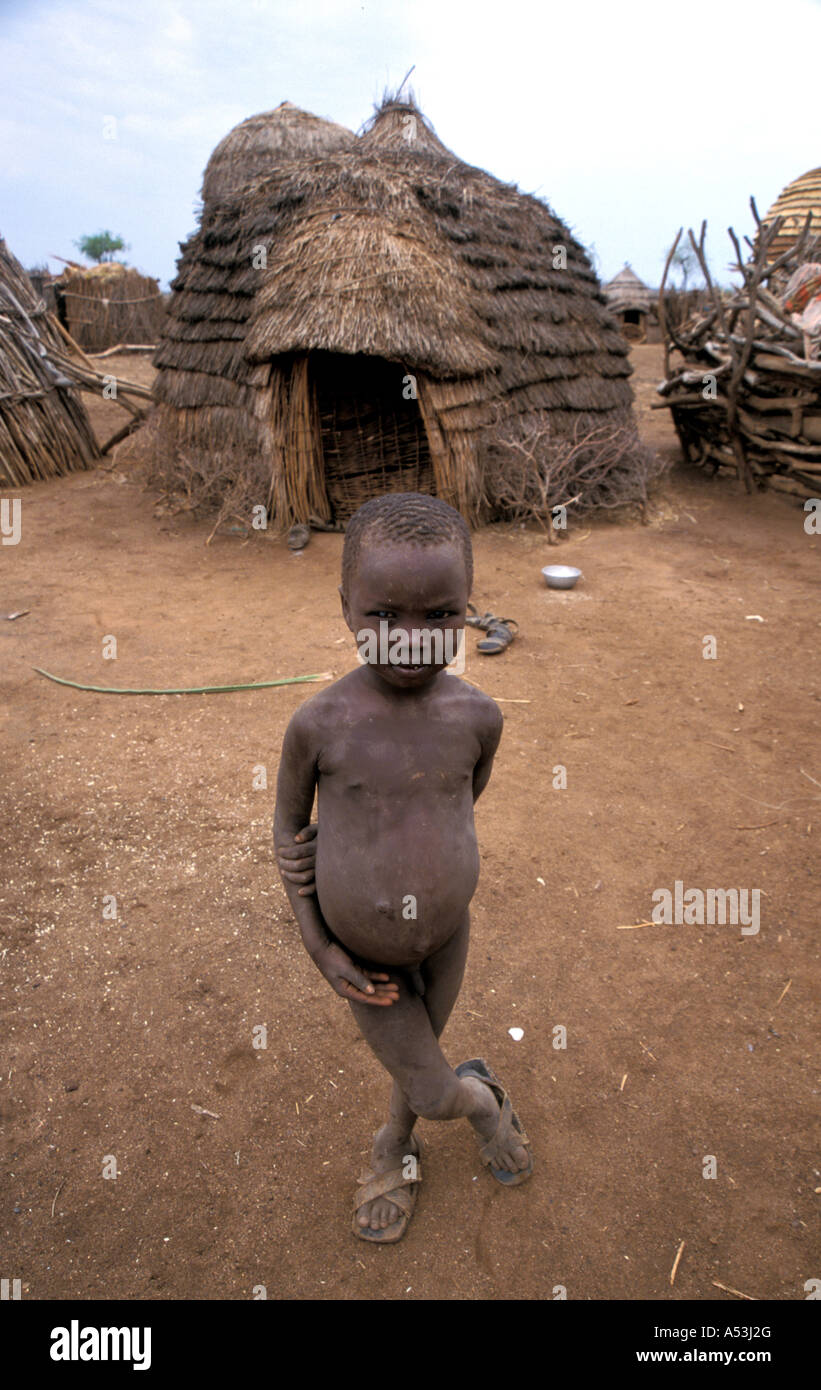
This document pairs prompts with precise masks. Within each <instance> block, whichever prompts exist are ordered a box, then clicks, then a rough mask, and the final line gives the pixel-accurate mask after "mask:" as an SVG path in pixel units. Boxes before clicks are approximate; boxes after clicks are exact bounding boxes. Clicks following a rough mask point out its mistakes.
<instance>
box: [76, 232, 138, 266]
mask: <svg viewBox="0 0 821 1390" xmlns="http://www.w3.org/2000/svg"><path fill="white" fill-rule="evenodd" d="M74 245H75V246H76V247H77V250H78V251H81V252H82V254H83V255H84V256H87V257H88V259H89V260H90V261H96V262H97V263H98V264H99V263H100V261H110V260H111V259H112V258H113V256H114V253H115V251H130V250H131V248H130V246H127V245H126V243H125V242H124V241H123V239H122V237H121V236H112V235H111V232H95V233H94V235H93V236H81V237H80V240H79V241H75V243H74Z"/></svg>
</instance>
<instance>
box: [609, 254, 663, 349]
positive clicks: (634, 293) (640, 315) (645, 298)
mask: <svg viewBox="0 0 821 1390" xmlns="http://www.w3.org/2000/svg"><path fill="white" fill-rule="evenodd" d="M604 297H605V299H606V300H607V307H608V309H609V310H610V312H611V314H612V315H613V317H614V318H615V319H617V320H618V322H619V323H620V324H621V331H622V333H623V334H624V336H625V338H628V339H629V340H630V341H631V342H635V343H643V342H646V341H647V337H648V327H649V325H650V323H651V322H653V321H654V320H655V307H656V300H657V297H658V296H657V294H656V293H654V292H653V290H651V289H650V288H649V286H648V285H645V283H644V281H643V280H641V279H639V277H638V275H637V274H636V272H635V271H634V270H633V267H632V266H631V265H625V266H624V269H623V270H620V271H619V273H618V275H614V276H613V279H612V280H608V282H607V284H606V285H605V286H604ZM659 336H660V335H659Z"/></svg>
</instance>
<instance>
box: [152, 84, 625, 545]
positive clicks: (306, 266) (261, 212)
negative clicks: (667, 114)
mask: <svg viewBox="0 0 821 1390" xmlns="http://www.w3.org/2000/svg"><path fill="white" fill-rule="evenodd" d="M203 200H204V207H203V213H202V220H201V225H200V228H199V230H198V231H197V232H196V233H195V235H194V236H192V237H191V239H190V240H189V241H188V242H187V243H186V244H185V245H184V246H183V247H182V256H181V259H180V262H179V268H178V275H177V278H176V280H175V281H174V282H173V285H172V289H173V291H174V293H173V295H172V298H171V302H170V305H169V315H168V321H167V327H166V330H165V334H164V338H163V341H162V343H161V346H160V348H159V351H158V352H157V354H156V357H155V362H156V365H157V367H158V368H159V372H158V377H157V381H156V386H155V400H156V402H157V409H156V411H155V420H154V433H155V439H156V457H157V459H158V460H159V469H160V474H161V475H162V474H163V470H164V476H165V481H166V483H167V485H168V486H169V487H173V484H174V481H175V479H176V481H177V482H178V483H179V486H180V490H181V491H183V492H186V493H187V495H188V496H189V497H190V496H191V495H195V496H197V497H199V498H201V499H202V500H204V501H210V502H213V503H215V504H220V503H224V501H225V497H226V495H228V494H230V495H231V496H233V497H234V498H235V499H236V498H239V497H240V496H241V497H242V498H243V500H244V501H245V502H247V501H250V500H253V499H256V500H257V501H261V502H265V503H267V505H268V507H269V509H270V511H271V512H272V513H273V515H274V516H275V517H276V519H277V522H278V524H279V525H283V526H284V525H290V524H291V523H292V522H293V521H295V520H298V521H307V520H309V519H310V518H311V517H314V518H316V519H317V520H318V521H320V522H322V523H325V524H334V523H336V524H343V523H344V522H345V520H347V518H348V517H349V516H350V515H351V514H352V512H353V511H354V510H355V509H356V507H357V506H359V505H360V503H361V502H362V501H364V500H365V499H366V498H367V497H369V496H372V495H374V494H376V493H379V492H384V491H388V490H420V491H427V492H431V493H436V494H438V495H439V496H442V497H444V498H445V499H446V500H447V501H449V502H451V503H452V504H453V505H454V506H456V507H458V508H459V509H460V510H461V511H462V512H463V514H464V515H466V516H467V517H469V518H470V519H472V520H479V519H482V518H488V517H493V516H500V515H525V514H529V513H531V514H532V513H533V512H536V513H540V514H542V515H544V514H546V512H547V509H548V508H549V507H551V506H555V505H556V504H559V503H562V502H563V501H566V500H568V499H569V498H570V497H572V496H574V495H575V494H577V493H579V492H580V491H581V493H582V494H583V495H582V499H581V500H582V503H583V504H587V505H596V504H605V505H606V504H608V503H612V502H613V501H622V500H636V499H637V498H638V497H640V496H641V495H643V490H644V484H645V481H646V477H647V474H648V471H649V470H650V468H651V466H650V465H648V462H647V458H646V451H642V450H641V447H640V446H639V445H638V441H637V439H636V437H635V429H634V425H633V422H632V417H631V400H632V393H631V390H630V385H629V382H628V377H629V374H630V370H631V369H630V366H629V363H628V360H627V351H628V349H627V345H626V343H625V341H624V338H623V337H622V335H621V334H620V333H619V331H618V328H617V326H616V324H615V323H614V321H613V319H612V317H611V315H610V313H609V311H608V309H607V306H606V304H605V300H604V297H603V294H602V291H601V288H600V285H599V283H598V281H597V279H596V276H595V274H594V272H593V270H592V268H591V265H590V263H589V260H588V258H587V256H586V254H585V252H584V250H583V248H582V247H581V246H580V245H579V243H578V242H577V241H576V240H575V239H574V237H573V236H572V235H571V234H570V232H569V230H568V228H567V227H566V226H565V225H564V224H563V223H562V222H560V221H559V219H558V218H557V217H556V216H555V215H554V214H553V213H552V212H551V210H550V209H549V208H548V207H547V206H546V205H545V204H544V203H542V202H540V201H538V200H537V199H536V198H533V197H530V196H527V195H525V194H522V193H520V192H518V191H517V190H516V189H515V188H513V187H511V186H510V185H507V184H503V183H501V182H500V181H499V180H498V179H495V178H492V177H491V176H490V175H489V174H487V173H484V172H483V171H482V170H480V169H476V168H473V167H471V166H469V165H467V164H464V163H462V162H461V161H460V160H459V159H457V158H456V157H455V156H454V155H453V154H452V153H451V152H450V151H449V150H448V149H446V147H445V146H444V145H443V144H442V143H441V141H440V140H439V139H438V137H437V136H436V134H435V132H434V131H433V129H432V127H431V126H430V125H429V123H428V122H427V121H426V119H425V118H424V116H423V115H422V113H421V112H420V111H419V109H418V108H417V106H416V105H415V103H414V102H413V101H412V100H407V101H405V100H399V99H390V98H389V99H387V100H386V101H385V102H383V104H382V106H381V107H380V108H379V109H378V111H377V112H376V114H375V116H374V117H373V119H372V120H371V121H370V122H369V124H368V125H367V126H366V127H365V129H364V130H363V133H362V134H361V135H359V136H356V135H354V134H353V133H352V132H351V131H348V130H345V129H344V128H343V127H340V126H337V125H333V124H332V123H331V122H324V121H319V120H318V119H317V118H316V117H314V116H309V115H307V114H306V113H303V112H299V111H297V110H296V108H294V107H293V106H290V105H289V104H288V103H284V104H283V106H281V107H279V108H277V110H276V111H273V112H269V113H267V114H265V115H263V116H257V117H253V118H251V120H249V121H246V122H243V123H242V125H240V126H238V127H237V128H236V130H235V131H233V132H232V133H231V134H230V135H229V136H227V137H226V139H225V140H223V141H222V142H221V144H220V145H219V146H218V147H217V150H216V151H215V152H214V156H213V157H212V160H211V161H210V163H209V166H208V168H207V170H206V174H205V180H204V185H203ZM580 476H583V478H584V485H583V486H582V487H581V488H580V486H579V478H580Z"/></svg>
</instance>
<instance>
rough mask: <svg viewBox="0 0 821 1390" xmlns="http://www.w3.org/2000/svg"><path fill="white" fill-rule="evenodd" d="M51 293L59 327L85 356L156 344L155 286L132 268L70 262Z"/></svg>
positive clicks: (159, 308) (158, 305)
mask: <svg viewBox="0 0 821 1390" xmlns="http://www.w3.org/2000/svg"><path fill="white" fill-rule="evenodd" d="M52 289H53V291H54V294H55V297H56V307H57V314H58V316H59V319H60V322H61V323H62V325H63V327H64V328H65V329H67V330H68V332H69V333H70V334H71V336H72V338H73V339H74V341H75V343H79V345H80V347H81V348H83V349H84V350H85V351H86V352H105V351H106V349H108V348H111V347H116V346H117V345H118V344H119V343H129V344H142V345H146V346H151V345H152V344H154V343H156V342H157V341H158V340H159V337H160V333H161V331H162V326H163V321H164V319H165V303H164V299H163V294H162V291H161V290H160V286H159V281H157V280H155V279H154V278H153V276H151V275H141V274H140V272H139V271H138V270H135V269H134V268H133V266H128V265H122V264H121V263H120V262H119V261H103V262H102V263H101V264H100V265H94V266H82V265H76V264H75V263H74V262H70V263H69V264H68V265H67V267H66V269H65V270H64V271H63V273H62V275H60V276H58V277H57V279H56V280H54V281H53V282H52Z"/></svg>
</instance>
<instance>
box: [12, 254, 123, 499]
mask: <svg viewBox="0 0 821 1390" xmlns="http://www.w3.org/2000/svg"><path fill="white" fill-rule="evenodd" d="M65 348H66V345H65V343H64V342H63V340H62V339H61V337H60V334H59V330H58V328H57V327H56V325H55V324H54V322H53V320H52V319H51V318H50V316H49V314H48V312H47V310H46V306H45V304H44V303H43V300H42V299H40V298H39V296H38V295H37V294H36V293H35V291H34V289H33V287H32V285H31V282H30V280H29V279H28V276H27V275H26V273H25V271H24V270H23V267H22V266H21V265H20V262H19V261H18V260H16V259H15V257H14V256H13V255H12V253H11V252H10V251H9V249H8V247H7V246H6V243H5V241H3V240H2V238H0V486H3V487H22V486H23V485H24V484H26V483H31V482H34V481H36V480H37V479H38V478H52V477H55V476H58V475H60V474H63V473H71V472H73V471H74V470H75V469H79V468H89V467H91V466H92V465H93V464H95V463H96V462H97V461H98V459H99V458H100V453H99V450H98V448H97V444H96V442H95V439H94V435H93V433H92V430H91V425H90V423H89V419H88V415H87V414H86V411H85V408H84V406H83V404H82V402H81V400H80V398H79V397H78V395H77V393H76V390H75V389H74V383H73V382H72V380H71V379H70V378H69V377H68V376H66V375H65V371H64V370H63V368H62V367H61V366H60V365H56V364H55V360H54V359H57V360H59V358H60V357H61V356H62V355H63V354H64V353H65Z"/></svg>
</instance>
